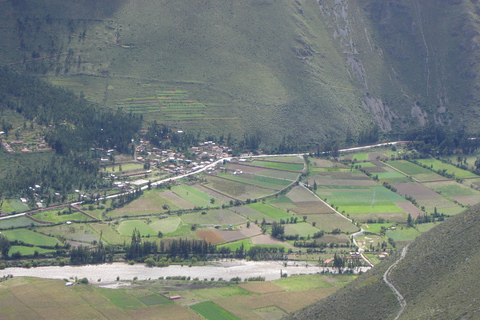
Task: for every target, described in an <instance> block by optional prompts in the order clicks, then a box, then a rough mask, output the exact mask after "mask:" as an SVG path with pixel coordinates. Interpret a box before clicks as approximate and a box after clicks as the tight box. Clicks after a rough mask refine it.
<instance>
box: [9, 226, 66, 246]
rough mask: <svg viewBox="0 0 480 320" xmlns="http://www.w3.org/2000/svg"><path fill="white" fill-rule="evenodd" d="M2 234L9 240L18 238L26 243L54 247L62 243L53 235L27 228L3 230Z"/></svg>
mask: <svg viewBox="0 0 480 320" xmlns="http://www.w3.org/2000/svg"><path fill="white" fill-rule="evenodd" d="M2 234H3V235H5V236H6V237H7V238H8V240H9V241H14V240H18V241H23V242H24V243H28V244H33V245H37V246H48V247H54V246H55V245H57V244H58V245H62V243H61V242H60V241H58V240H57V239H56V238H54V237H49V236H46V235H43V234H40V233H37V232H34V231H31V230H28V229H13V230H5V231H2Z"/></svg>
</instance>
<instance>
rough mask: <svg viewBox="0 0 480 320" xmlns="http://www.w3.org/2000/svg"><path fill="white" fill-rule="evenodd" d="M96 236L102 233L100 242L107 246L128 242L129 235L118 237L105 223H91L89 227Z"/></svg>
mask: <svg viewBox="0 0 480 320" xmlns="http://www.w3.org/2000/svg"><path fill="white" fill-rule="evenodd" d="M90 226H91V227H92V228H93V229H94V230H95V231H96V232H97V233H98V234H100V233H102V241H105V242H107V243H108V244H123V243H124V242H127V243H128V242H129V241H130V236H131V235H132V234H129V235H127V236H123V235H120V234H119V233H118V232H117V230H115V229H114V228H113V226H111V225H109V224H106V223H92V224H91V225H90Z"/></svg>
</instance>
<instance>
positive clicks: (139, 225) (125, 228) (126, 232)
mask: <svg viewBox="0 0 480 320" xmlns="http://www.w3.org/2000/svg"><path fill="white" fill-rule="evenodd" d="M135 229H137V230H138V231H139V232H140V234H141V235H142V236H155V235H157V234H158V231H155V229H153V228H152V226H151V225H150V224H149V223H148V222H147V220H125V221H122V222H121V223H120V225H119V226H118V228H117V230H118V233H119V234H121V235H123V236H131V235H132V233H133V230H135Z"/></svg>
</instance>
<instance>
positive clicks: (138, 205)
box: [106, 190, 179, 218]
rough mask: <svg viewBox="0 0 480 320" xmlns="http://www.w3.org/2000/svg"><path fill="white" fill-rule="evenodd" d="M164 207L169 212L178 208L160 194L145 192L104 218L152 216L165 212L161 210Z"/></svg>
mask: <svg viewBox="0 0 480 320" xmlns="http://www.w3.org/2000/svg"><path fill="white" fill-rule="evenodd" d="M165 205H166V206H168V207H169V210H176V209H179V207H178V206H176V205H175V204H174V203H172V202H171V201H170V200H168V199H167V198H165V197H163V196H162V195H161V193H160V192H158V191H156V190H151V191H146V192H145V193H144V194H143V196H142V197H140V198H139V199H136V200H134V201H132V202H130V203H129V204H127V205H125V206H124V207H122V208H118V209H115V210H112V211H110V212H108V213H107V214H106V216H107V217H109V218H119V217H123V216H128V217H134V216H142V215H153V214H158V213H163V212H165V211H167V210H166V209H164V208H163V206H165Z"/></svg>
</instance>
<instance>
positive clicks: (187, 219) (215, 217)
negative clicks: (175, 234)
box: [181, 209, 247, 226]
mask: <svg viewBox="0 0 480 320" xmlns="http://www.w3.org/2000/svg"><path fill="white" fill-rule="evenodd" d="M202 212H206V214H202ZM202 212H192V213H188V214H183V215H182V216H181V219H182V221H183V222H184V223H185V224H189V225H193V224H198V225H202V224H204V225H205V224H215V225H234V226H235V225H239V224H242V223H245V222H246V221H247V219H246V218H245V217H243V216H241V215H239V214H236V213H234V212H232V211H230V210H221V209H219V210H208V211H202Z"/></svg>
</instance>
